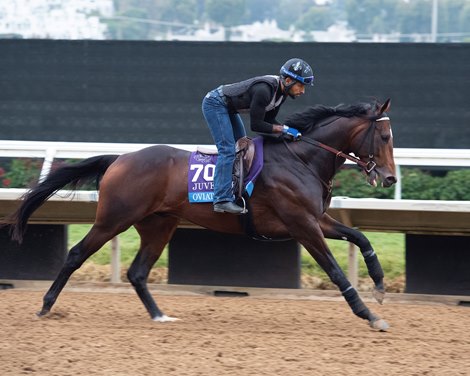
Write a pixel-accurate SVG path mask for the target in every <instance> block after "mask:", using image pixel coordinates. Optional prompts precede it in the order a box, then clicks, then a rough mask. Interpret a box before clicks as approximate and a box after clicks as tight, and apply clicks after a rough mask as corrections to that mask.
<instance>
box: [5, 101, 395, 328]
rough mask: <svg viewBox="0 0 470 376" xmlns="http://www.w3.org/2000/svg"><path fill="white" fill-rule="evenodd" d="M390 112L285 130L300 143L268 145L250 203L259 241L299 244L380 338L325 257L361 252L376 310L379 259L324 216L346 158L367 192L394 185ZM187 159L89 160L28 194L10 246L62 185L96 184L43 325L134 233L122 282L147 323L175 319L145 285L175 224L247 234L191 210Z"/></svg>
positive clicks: (367, 110)
mask: <svg viewBox="0 0 470 376" xmlns="http://www.w3.org/2000/svg"><path fill="white" fill-rule="evenodd" d="M389 108H390V99H387V100H386V101H385V103H384V104H381V103H379V102H378V101H376V100H374V101H371V102H370V103H359V104H354V105H340V106H336V107H327V106H322V105H317V106H313V107H310V108H308V109H306V110H305V111H303V112H300V113H297V114H293V115H292V116H291V117H290V118H288V119H287V120H286V124H287V125H288V126H292V127H296V128H298V129H301V130H302V133H303V136H302V138H301V140H300V141H297V142H287V141H286V140H284V139H276V140H275V139H270V138H267V137H266V138H264V141H263V142H264V167H263V169H262V171H261V174H260V175H259V177H258V178H257V180H256V184H255V188H254V190H253V193H252V196H251V198H250V200H249V202H250V209H249V210H250V215H251V216H252V224H253V226H254V228H255V229H256V233H257V234H259V235H262V236H264V237H267V238H271V239H275V238H288V239H295V240H296V241H298V242H299V243H300V244H301V245H303V247H305V249H307V251H308V252H309V253H310V254H311V255H312V256H313V258H314V259H315V260H316V262H317V263H318V264H319V265H320V266H321V267H322V268H323V270H324V271H325V272H326V273H327V274H328V276H329V278H330V279H331V281H332V282H333V283H334V284H335V285H336V286H337V287H338V288H339V290H340V291H341V293H342V295H343V297H344V298H345V300H346V301H347V303H348V304H349V306H350V307H351V309H352V311H353V313H354V314H356V315H357V316H358V317H360V318H362V319H365V320H367V321H368V323H369V324H370V326H371V327H372V328H374V329H378V330H386V329H387V328H388V323H387V322H386V321H385V320H383V319H381V318H379V317H378V316H376V315H375V314H374V313H372V312H371V311H370V310H369V309H368V307H367V306H366V305H365V304H364V303H363V301H362V300H361V298H360V297H359V295H358V293H357V291H356V290H355V289H354V288H353V287H352V286H351V284H350V282H349V281H348V279H347V278H346V276H345V275H344V273H343V271H342V270H341V268H340V267H339V266H338V264H337V262H336V260H335V259H334V257H333V255H332V254H331V252H330V250H329V249H328V246H327V244H326V242H325V237H327V238H332V239H342V240H348V241H350V242H352V243H354V244H356V245H357V246H358V247H359V248H360V251H361V253H362V255H363V257H364V259H365V263H366V265H367V268H368V272H369V275H370V277H371V278H372V280H373V282H374V291H375V293H374V296H375V298H376V299H377V301H379V303H382V300H383V297H384V293H385V289H384V284H383V277H384V275H383V271H382V267H381V265H380V263H379V260H378V258H377V255H376V254H375V252H374V250H373V248H372V246H371V244H370V242H369V241H368V239H367V238H366V237H365V236H364V235H363V234H362V233H361V232H359V231H358V230H355V229H352V228H349V227H347V226H345V225H343V224H342V223H340V222H338V221H336V220H335V219H333V218H332V217H331V216H330V215H328V214H327V213H326V210H327V208H328V205H329V202H330V198H331V181H332V179H333V176H334V175H335V173H336V172H337V171H338V169H339V168H340V167H341V166H342V165H343V164H344V162H345V160H346V159H351V160H353V161H354V162H356V163H357V164H358V165H359V166H361V167H362V168H363V170H364V172H365V175H366V176H367V181H368V182H369V183H370V184H371V185H376V184H377V181H378V180H381V181H382V186H384V187H390V186H391V185H393V184H394V183H396V181H397V179H396V177H395V164H394V160H393V142H392V141H393V139H392V131H391V125H390V119H389V117H388V116H387V114H386V111H388V110H389ZM189 154H190V152H188V151H185V150H180V149H177V148H173V147H170V146H167V145H154V146H150V147H148V148H144V149H141V150H139V151H136V152H131V153H126V154H123V155H120V156H119V155H100V156H95V157H91V158H88V159H85V160H83V161H80V162H78V163H75V164H69V165H64V166H62V167H59V168H58V169H56V170H54V171H53V172H51V173H50V174H49V176H48V177H47V178H46V179H45V180H44V181H43V182H41V183H39V184H38V185H37V186H36V187H34V188H32V189H31V190H30V191H28V192H27V193H26V194H25V196H24V197H23V200H22V203H21V205H20V206H19V208H18V210H17V211H16V212H15V213H13V214H12V215H11V216H10V217H9V218H7V219H5V220H4V223H9V224H10V225H11V229H10V230H11V237H12V239H13V240H16V241H19V242H21V241H22V237H23V234H24V232H25V229H26V226H27V221H28V218H29V217H30V216H31V214H32V213H33V212H34V211H35V210H36V209H38V208H39V207H40V206H41V205H42V204H43V203H44V202H45V201H46V200H47V199H48V198H49V197H51V195H53V194H54V192H56V191H58V190H59V189H61V188H63V187H65V186H66V185H67V186H68V187H69V186H70V187H72V189H76V188H77V187H78V186H80V184H82V183H83V182H84V181H85V180H86V179H97V180H99V179H100V181H99V192H100V193H99V200H98V206H97V211H96V220H95V222H94V224H93V226H92V227H91V229H90V230H89V232H88V233H87V234H86V236H85V237H84V238H83V239H82V240H81V241H80V242H79V243H77V244H76V245H75V246H73V247H72V248H71V249H70V251H69V253H68V256H67V259H66V261H65V263H64V265H63V267H62V269H61V271H60V272H59V274H58V276H57V278H56V279H55V281H54V282H53V284H52V286H51V287H50V289H49V290H48V291H47V293H46V294H45V296H44V299H43V306H42V309H41V311H40V312H38V315H39V316H43V315H46V314H47V313H49V312H50V310H51V308H52V306H53V305H54V303H55V301H56V299H57V297H58V295H59V294H60V292H61V291H62V289H63V287H64V286H65V284H66V283H67V281H68V279H69V277H70V276H71V274H72V273H73V272H74V271H75V270H77V269H78V268H79V267H80V266H81V265H82V264H83V262H84V261H85V260H86V259H88V258H89V257H90V256H91V255H92V254H93V253H95V252H96V251H98V250H99V249H100V248H101V247H102V246H103V245H104V244H105V243H106V242H107V241H109V240H110V239H112V238H113V237H115V236H116V235H118V234H120V233H122V232H123V231H125V230H127V229H128V228H129V227H130V226H134V227H135V228H136V230H137V232H138V234H139V235H140V239H141V243H140V248H139V250H138V253H137V255H136V257H135V259H134V261H133V262H132V265H131V266H130V268H129V270H128V273H127V276H128V279H129V281H130V282H131V284H132V285H133V286H134V288H135V291H136V292H137V295H138V296H139V298H140V299H141V301H142V302H143V304H144V306H145V308H146V309H147V311H148V313H149V315H150V317H151V318H152V319H153V320H155V321H162V322H163V321H172V320H175V319H174V318H172V317H169V316H166V315H165V314H163V312H162V311H161V310H160V309H159V308H158V306H157V304H156V302H155V300H154V298H153V297H152V295H151V294H150V292H149V290H148V287H147V278H148V274H149V272H150V269H151V268H152V266H153V265H154V264H155V262H156V261H157V260H158V258H159V257H160V255H161V253H162V251H163V249H164V247H165V245H166V244H167V243H168V242H169V241H170V239H171V237H172V235H173V233H174V232H175V230H176V228H177V226H178V224H179V222H180V220H181V219H186V220H188V221H190V222H192V223H194V224H196V225H200V226H202V227H204V228H207V229H210V230H214V231H220V232H225V233H232V234H243V233H244V228H243V226H242V224H241V221H240V217H239V216H235V215H232V214H226V213H215V212H214V211H213V208H212V204H210V203H206V204H201V203H198V204H190V203H189V201H188V186H187V179H188V158H189ZM352 154H353V155H352ZM242 217H243V216H242Z"/></svg>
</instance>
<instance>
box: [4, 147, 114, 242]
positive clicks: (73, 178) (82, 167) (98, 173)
mask: <svg viewBox="0 0 470 376" xmlns="http://www.w3.org/2000/svg"><path fill="white" fill-rule="evenodd" d="M118 157H119V155H99V156H96V157H91V158H88V159H85V160H83V161H81V162H78V163H75V164H71V165H65V166H62V167H59V168H57V169H56V170H54V171H52V172H51V173H50V174H49V175H48V176H47V178H46V179H45V180H44V181H42V182H41V183H39V184H38V185H37V186H36V187H34V188H32V189H31V190H29V191H28V192H27V193H25V195H24V196H23V197H22V199H23V201H22V203H21V205H20V207H19V208H18V209H17V210H16V211H15V212H14V213H13V214H11V215H10V216H8V217H7V218H5V220H4V221H5V225H7V224H11V227H10V236H11V238H12V240H16V241H17V242H18V243H21V242H22V241H23V235H24V232H25V231H26V225H27V223H28V219H29V217H30V216H31V215H32V214H33V213H34V211H36V210H37V209H38V208H39V207H40V206H41V205H42V204H43V203H44V202H45V201H46V200H47V199H48V198H49V197H51V196H52V195H53V194H54V193H55V192H57V191H58V190H59V189H61V188H63V187H65V186H66V185H70V188H71V189H72V190H75V189H77V187H79V186H81V185H83V184H85V183H86V182H88V181H90V180H95V179H96V181H97V182H98V181H99V179H101V177H102V176H103V175H104V173H105V172H106V170H107V169H108V167H109V166H110V165H111V164H112V163H113V162H114V161H115V160H116V159H117V158H118Z"/></svg>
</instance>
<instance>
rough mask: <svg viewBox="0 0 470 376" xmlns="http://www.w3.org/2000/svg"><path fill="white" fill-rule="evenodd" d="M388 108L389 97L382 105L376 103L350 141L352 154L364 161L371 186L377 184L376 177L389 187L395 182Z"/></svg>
mask: <svg viewBox="0 0 470 376" xmlns="http://www.w3.org/2000/svg"><path fill="white" fill-rule="evenodd" d="M389 109H390V99H387V100H386V101H385V103H384V104H383V105H380V104H379V105H377V106H376V108H375V109H374V110H373V111H372V113H371V114H370V115H369V116H368V118H369V121H368V122H365V123H363V124H361V126H360V127H361V128H360V131H359V132H357V134H356V135H355V137H354V140H353V143H352V149H353V152H354V154H355V155H356V156H357V157H358V158H360V159H361V161H363V162H364V163H365V166H364V171H365V173H366V174H367V181H368V182H369V184H371V185H373V186H376V185H377V178H379V179H380V180H381V181H382V186H383V187H390V186H392V185H393V184H395V183H396V182H397V178H396V175H395V162H394V160H393V135H392V128H391V124H390V118H389V117H388V116H387V114H386V111H388V110H389Z"/></svg>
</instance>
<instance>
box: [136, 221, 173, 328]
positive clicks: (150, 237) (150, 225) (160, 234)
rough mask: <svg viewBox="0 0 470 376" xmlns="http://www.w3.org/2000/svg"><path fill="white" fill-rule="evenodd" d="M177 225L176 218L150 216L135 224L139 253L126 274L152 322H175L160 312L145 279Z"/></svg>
mask: <svg viewBox="0 0 470 376" xmlns="http://www.w3.org/2000/svg"><path fill="white" fill-rule="evenodd" d="M178 223H179V219H178V218H174V217H167V216H159V215H158V214H152V215H149V216H148V217H146V218H144V219H143V220H142V221H140V222H138V223H137V224H135V228H136V229H137V231H138V233H139V235H140V238H141V244H140V249H139V252H138V253H137V255H136V257H135V259H134V261H133V262H132V265H131V267H130V268H129V270H128V272H127V278H128V279H129V281H130V282H131V283H132V285H133V286H134V288H135V291H136V292H137V295H138V296H139V298H140V300H142V303H144V306H145V308H146V309H147V311H148V313H149V315H150V317H151V318H152V320H154V321H173V320H175V319H173V318H171V317H168V316H166V315H164V314H163V313H162V311H160V309H159V308H158V306H157V304H156V303H155V300H154V299H153V297H152V295H151V294H150V292H149V290H148V287H147V278H148V275H149V273H150V269H151V268H152V266H153V265H154V264H155V262H157V260H158V258H159V257H160V255H161V254H162V251H163V249H164V248H165V245H166V244H167V243H168V242H169V241H170V239H171V237H172V236H173V233H174V232H175V230H176V227H177V226H178Z"/></svg>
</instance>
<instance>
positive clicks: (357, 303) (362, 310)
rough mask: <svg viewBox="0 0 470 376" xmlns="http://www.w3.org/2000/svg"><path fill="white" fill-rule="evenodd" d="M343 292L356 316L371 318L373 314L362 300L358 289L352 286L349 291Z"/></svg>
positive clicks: (365, 318)
mask: <svg viewBox="0 0 470 376" xmlns="http://www.w3.org/2000/svg"><path fill="white" fill-rule="evenodd" d="M342 294H343V296H344V299H346V301H347V302H348V304H349V306H350V307H351V309H352V311H353V312H354V314H355V315H356V316H358V317H360V318H361V319H364V320H371V318H372V315H371V313H370V311H369V308H367V307H366V305H365V304H364V303H363V302H362V300H361V298H360V297H359V294H358V293H357V291H356V289H354V288H352V287H351V288H350V289H348V290H347V291H344V292H342Z"/></svg>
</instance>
